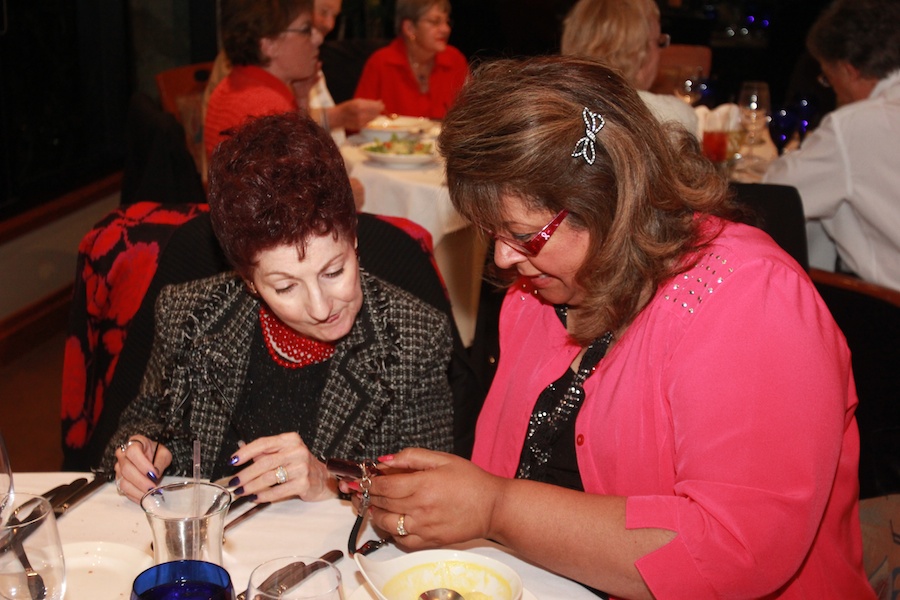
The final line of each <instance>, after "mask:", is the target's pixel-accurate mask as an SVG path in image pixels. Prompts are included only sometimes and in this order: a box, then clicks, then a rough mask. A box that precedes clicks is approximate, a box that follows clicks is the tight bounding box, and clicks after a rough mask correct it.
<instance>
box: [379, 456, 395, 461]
mask: <svg viewBox="0 0 900 600" xmlns="http://www.w3.org/2000/svg"><path fill="white" fill-rule="evenodd" d="M392 460H394V455H393V454H385V455H384V456H379V457H378V462H383V463H389V462H391V461H392Z"/></svg>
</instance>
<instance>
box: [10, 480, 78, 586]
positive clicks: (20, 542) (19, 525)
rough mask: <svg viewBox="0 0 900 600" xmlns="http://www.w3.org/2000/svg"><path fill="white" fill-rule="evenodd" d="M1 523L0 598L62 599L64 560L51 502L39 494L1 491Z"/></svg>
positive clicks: (64, 571) (64, 581) (64, 572)
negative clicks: (4, 511) (4, 507)
mask: <svg viewBox="0 0 900 600" xmlns="http://www.w3.org/2000/svg"><path fill="white" fill-rule="evenodd" d="M0 503H7V505H8V511H7V514H6V515H5V516H4V518H3V521H2V523H0V598H8V599H9V600H34V599H36V598H38V599H40V600H62V598H63V595H64V594H65V591H66V564H65V560H64V559H63V552H62V544H60V541H59V532H58V531H57V529H56V518H55V517H54V516H53V509H52V508H51V507H50V503H49V502H47V500H45V499H44V498H41V497H40V496H32V495H31V494H21V493H17V494H15V496H12V497H10V496H8V495H6V494H3V495H2V496H0Z"/></svg>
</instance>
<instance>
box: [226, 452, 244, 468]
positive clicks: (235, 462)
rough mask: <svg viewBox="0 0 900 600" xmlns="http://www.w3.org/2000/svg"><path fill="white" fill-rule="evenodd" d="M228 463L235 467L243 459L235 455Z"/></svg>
mask: <svg viewBox="0 0 900 600" xmlns="http://www.w3.org/2000/svg"><path fill="white" fill-rule="evenodd" d="M228 462H230V463H231V465H232V466H234V465H236V464H238V463H239V462H241V457H240V456H238V455H237V454H235V455H234V456H232V457H231V458H230V459H229V460H228Z"/></svg>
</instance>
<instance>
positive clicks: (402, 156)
mask: <svg viewBox="0 0 900 600" xmlns="http://www.w3.org/2000/svg"><path fill="white" fill-rule="evenodd" d="M360 150H362V151H363V154H365V155H366V157H367V158H368V159H369V160H372V161H374V162H376V163H379V164H381V165H384V166H389V167H395V168H412V167H418V166H422V165H427V164H429V163H432V162H434V159H435V157H436V155H435V153H434V145H433V144H431V143H430V142H420V141H418V140H416V139H399V138H397V136H392V137H391V139H390V140H389V141H387V142H385V143H382V142H380V141H375V142H370V143H368V144H363V145H362V146H360Z"/></svg>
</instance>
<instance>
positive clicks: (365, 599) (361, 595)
mask: <svg viewBox="0 0 900 600" xmlns="http://www.w3.org/2000/svg"><path fill="white" fill-rule="evenodd" d="M67 600H68V599H67ZM347 600H379V598H378V596H376V595H375V594H373V593H372V592H370V591H369V586H368V585H367V584H365V583H364V584H362V585H361V586H359V587H358V588H356V591H355V592H353V593H352V594H350V597H349V598H347ZM522 600H537V596H535V595H534V594H532V593H531V592H529V591H528V589H527V588H525V589H523V590H522Z"/></svg>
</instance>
